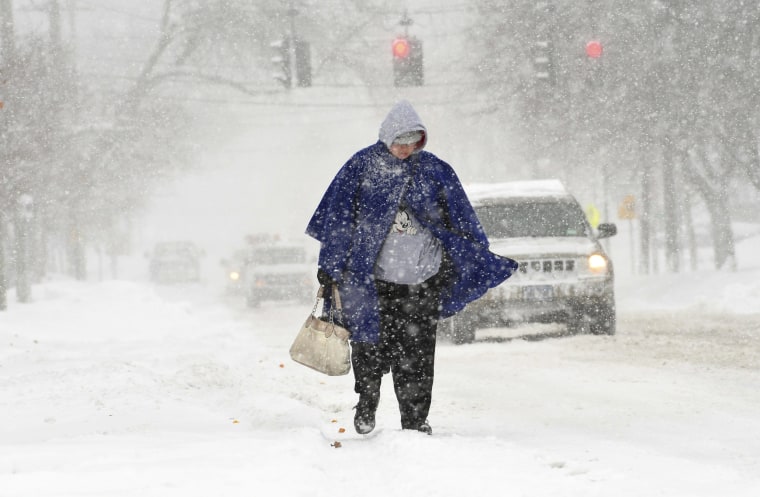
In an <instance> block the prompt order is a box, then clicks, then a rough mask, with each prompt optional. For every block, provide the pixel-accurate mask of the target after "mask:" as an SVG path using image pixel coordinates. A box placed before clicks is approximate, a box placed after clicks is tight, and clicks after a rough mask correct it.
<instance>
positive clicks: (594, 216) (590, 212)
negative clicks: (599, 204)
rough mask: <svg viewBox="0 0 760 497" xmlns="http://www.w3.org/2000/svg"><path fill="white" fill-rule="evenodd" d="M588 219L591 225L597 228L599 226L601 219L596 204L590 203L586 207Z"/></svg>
mask: <svg viewBox="0 0 760 497" xmlns="http://www.w3.org/2000/svg"><path fill="white" fill-rule="evenodd" d="M586 219H588V223H589V224H590V225H591V227H592V228H594V229H596V228H597V227H599V221H600V214H599V209H597V208H596V206H595V205H594V204H588V206H587V207H586Z"/></svg>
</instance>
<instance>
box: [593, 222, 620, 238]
mask: <svg viewBox="0 0 760 497" xmlns="http://www.w3.org/2000/svg"><path fill="white" fill-rule="evenodd" d="M615 235H617V226H615V223H601V224H599V227H598V228H597V238H609V237H611V236H615Z"/></svg>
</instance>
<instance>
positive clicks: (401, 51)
mask: <svg viewBox="0 0 760 497" xmlns="http://www.w3.org/2000/svg"><path fill="white" fill-rule="evenodd" d="M391 50H392V51H393V57H395V58H397V59H405V58H407V57H408V56H409V40H407V39H406V38H396V39H395V40H393V44H392V45H391Z"/></svg>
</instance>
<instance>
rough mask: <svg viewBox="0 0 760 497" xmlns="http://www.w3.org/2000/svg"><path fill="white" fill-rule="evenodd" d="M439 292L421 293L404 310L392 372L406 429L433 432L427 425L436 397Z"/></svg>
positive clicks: (411, 298) (411, 299) (413, 297)
mask: <svg viewBox="0 0 760 497" xmlns="http://www.w3.org/2000/svg"><path fill="white" fill-rule="evenodd" d="M438 292H439V290H438V288H435V287H433V288H427V289H421V290H420V291H419V293H418V294H417V295H410V296H409V297H410V298H409V299H408V300H407V301H406V303H405V304H404V305H403V306H402V308H401V310H400V312H401V316H402V317H403V319H404V321H405V327H404V332H403V333H402V334H401V336H400V348H399V353H398V354H396V356H395V357H394V360H393V363H392V366H391V369H392V371H393V386H394V389H395V392H396V398H397V399H398V403H399V410H400V413H401V427H402V428H403V429H412V430H422V431H426V432H430V431H429V426H428V425H427V424H426V422H427V416H428V413H429V412H430V404H431V401H432V393H433V376H434V367H435V339H436V329H437V327H438V300H439V298H438Z"/></svg>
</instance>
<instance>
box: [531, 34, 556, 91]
mask: <svg viewBox="0 0 760 497" xmlns="http://www.w3.org/2000/svg"><path fill="white" fill-rule="evenodd" d="M533 70H534V74H535V76H536V79H537V80H538V81H543V82H546V83H548V84H549V85H554V64H553V61H552V44H551V42H550V41H548V40H539V41H537V42H536V44H535V45H534V46H533Z"/></svg>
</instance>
